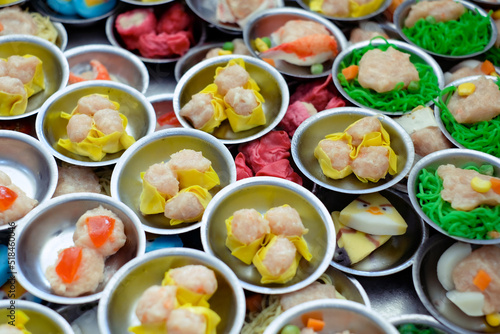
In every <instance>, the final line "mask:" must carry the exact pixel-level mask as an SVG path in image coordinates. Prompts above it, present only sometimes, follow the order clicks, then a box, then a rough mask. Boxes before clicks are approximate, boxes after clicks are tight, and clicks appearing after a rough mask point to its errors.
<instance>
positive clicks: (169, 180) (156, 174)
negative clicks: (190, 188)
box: [144, 162, 179, 197]
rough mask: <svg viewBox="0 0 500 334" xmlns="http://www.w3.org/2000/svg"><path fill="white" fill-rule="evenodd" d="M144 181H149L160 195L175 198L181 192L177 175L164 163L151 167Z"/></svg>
mask: <svg viewBox="0 0 500 334" xmlns="http://www.w3.org/2000/svg"><path fill="white" fill-rule="evenodd" d="M144 180H146V181H148V182H149V183H150V184H151V185H152V186H153V187H155V188H156V189H157V190H158V191H159V192H160V193H162V194H166V195H167V196H169V197H173V196H175V195H176V194H177V193H178V192H179V181H177V173H176V172H175V171H173V170H172V169H170V166H169V165H168V164H165V163H163V162H162V163H160V164H154V165H151V166H149V168H148V170H147V171H146V173H145V174H144Z"/></svg>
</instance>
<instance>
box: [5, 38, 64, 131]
mask: <svg viewBox="0 0 500 334" xmlns="http://www.w3.org/2000/svg"><path fill="white" fill-rule="evenodd" d="M25 54H30V55H33V56H36V57H38V58H40V60H42V62H43V65H42V66H43V72H44V75H45V89H44V90H43V91H41V92H39V93H37V94H35V95H33V96H31V97H30V98H29V99H28V106H27V108H26V112H25V113H24V114H21V115H16V116H0V121H2V120H11V119H18V118H25V117H28V116H31V115H34V114H36V113H37V112H38V111H39V110H40V109H41V106H42V104H43V103H44V102H45V101H46V100H47V99H48V98H49V97H50V96H51V95H52V94H54V93H55V92H57V91H58V90H60V89H62V88H64V87H65V86H66V84H67V83H68V77H69V68H68V61H67V60H66V58H65V57H64V55H63V52H62V51H61V50H60V49H59V48H58V47H57V46H55V45H54V44H52V43H50V42H49V41H46V40H44V39H42V38H40V37H36V36H29V35H7V36H1V37H0V58H8V57H10V56H14V55H25Z"/></svg>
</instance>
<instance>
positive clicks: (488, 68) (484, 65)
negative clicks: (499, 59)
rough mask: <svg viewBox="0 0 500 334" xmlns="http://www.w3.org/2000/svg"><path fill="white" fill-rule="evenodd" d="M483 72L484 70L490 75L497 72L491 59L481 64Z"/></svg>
mask: <svg viewBox="0 0 500 334" xmlns="http://www.w3.org/2000/svg"><path fill="white" fill-rule="evenodd" d="M481 72H483V73H484V74H486V75H490V74H491V73H493V72H495V66H494V65H493V64H492V62H491V61H489V60H485V61H484V62H483V63H482V64H481Z"/></svg>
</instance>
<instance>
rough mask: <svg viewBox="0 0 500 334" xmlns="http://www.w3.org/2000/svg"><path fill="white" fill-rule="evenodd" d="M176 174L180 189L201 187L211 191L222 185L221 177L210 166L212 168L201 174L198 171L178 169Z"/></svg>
mask: <svg viewBox="0 0 500 334" xmlns="http://www.w3.org/2000/svg"><path fill="white" fill-rule="evenodd" d="M176 172H177V180H179V188H180V189H183V188H187V187H191V186H200V187H202V188H205V189H207V190H210V189H212V188H213V187H215V186H217V185H219V184H220V179H219V175H217V173H216V172H215V170H214V169H213V167H212V166H210V168H209V169H208V170H207V171H205V172H200V171H198V170H196V169H188V170H182V169H177V170H176Z"/></svg>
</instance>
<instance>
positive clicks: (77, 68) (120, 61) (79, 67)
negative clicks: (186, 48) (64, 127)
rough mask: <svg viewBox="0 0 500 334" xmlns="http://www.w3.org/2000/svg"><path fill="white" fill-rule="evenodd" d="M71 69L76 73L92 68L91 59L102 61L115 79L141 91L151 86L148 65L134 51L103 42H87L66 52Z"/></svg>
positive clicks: (143, 91)
mask: <svg viewBox="0 0 500 334" xmlns="http://www.w3.org/2000/svg"><path fill="white" fill-rule="evenodd" d="M64 56H65V57H66V59H68V64H69V69H70V71H71V72H73V73H74V74H76V75H79V74H81V73H83V72H86V71H90V70H92V67H91V66H90V61H91V60H98V61H100V62H101V63H102V64H103V65H104V66H105V67H106V69H107V70H108V72H109V74H110V76H111V77H112V79H116V80H114V81H117V82H121V83H124V84H126V85H129V86H131V87H133V88H135V89H137V90H138V91H139V92H141V93H143V94H144V93H146V91H147V89H148V86H149V72H148V69H147V68H146V65H144V63H143V62H142V61H141V60H140V59H139V58H138V57H137V56H136V55H134V54H133V53H132V52H129V51H127V50H124V49H120V48H116V47H113V46H110V45H103V44H87V45H82V46H79V47H76V48H72V49H70V50H67V51H66V52H64Z"/></svg>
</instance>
